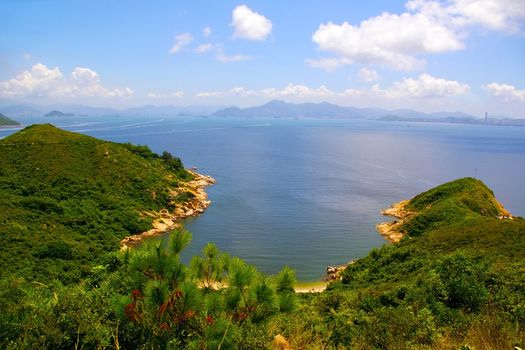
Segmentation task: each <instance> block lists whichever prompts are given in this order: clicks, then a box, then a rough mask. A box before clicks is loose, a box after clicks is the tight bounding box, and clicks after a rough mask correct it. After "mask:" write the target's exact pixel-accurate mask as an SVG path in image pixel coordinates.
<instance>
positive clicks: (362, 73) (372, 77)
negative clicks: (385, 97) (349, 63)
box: [357, 68, 379, 83]
mask: <svg viewBox="0 0 525 350" xmlns="http://www.w3.org/2000/svg"><path fill="white" fill-rule="evenodd" d="M357 77H358V78H359V80H361V81H365V82H368V83H369V82H372V81H377V80H379V74H377V72H376V71H375V70H373V69H368V68H361V69H360V70H359V72H357Z"/></svg>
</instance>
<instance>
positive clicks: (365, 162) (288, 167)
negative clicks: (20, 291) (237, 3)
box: [0, 117, 525, 282]
mask: <svg viewBox="0 0 525 350" xmlns="http://www.w3.org/2000/svg"><path fill="white" fill-rule="evenodd" d="M19 120H20V121H21V122H23V123H24V124H26V125H27V124H31V123H41V122H51V123H53V124H55V125H57V126H59V127H62V128H64V129H67V130H71V131H76V132H81V133H84V134H88V135H91V136H94V137H98V138H102V139H106V140H111V141H116V142H132V143H135V144H146V145H148V146H150V147H151V148H152V149H153V150H154V151H156V152H162V151H164V150H167V151H169V152H171V153H173V154H175V155H177V156H179V157H181V158H182V160H183V162H184V164H185V165H186V166H187V167H197V168H198V171H199V172H201V173H204V174H208V175H211V176H213V177H214V178H215V179H216V180H217V183H216V184H215V185H214V186H211V187H209V188H208V189H207V192H208V193H209V196H210V199H211V200H212V205H211V206H210V207H209V209H208V210H207V211H206V212H205V213H204V214H202V215H201V216H199V217H196V218H191V219H187V220H186V221H185V226H186V228H187V229H188V230H190V231H191V232H192V233H193V243H192V244H191V246H190V247H189V249H188V250H187V252H186V253H185V254H186V258H188V257H189V256H191V255H193V254H197V253H198V252H199V251H200V249H201V248H202V247H203V246H204V244H206V243H207V242H210V241H211V242H215V243H216V244H217V245H218V246H219V248H221V249H223V250H225V251H227V252H228V253H230V254H231V255H235V256H240V257H241V258H243V259H245V260H246V261H247V262H249V263H252V264H254V265H256V266H257V267H258V268H259V269H260V270H262V271H264V272H267V273H275V272H277V271H279V270H280V269H281V268H282V267H283V266H285V265H287V266H290V267H292V268H294V269H296V271H297V275H298V278H299V279H300V280H301V281H305V282H307V281H316V280H319V279H320V278H321V277H322V276H323V274H324V268H325V266H326V265H337V264H342V263H345V262H347V261H349V260H352V259H356V258H359V257H362V256H364V255H366V254H367V252H368V251H370V249H372V248H374V247H379V246H381V245H383V244H387V243H386V242H385V241H384V239H383V238H382V237H381V236H380V235H379V234H378V233H377V232H376V231H375V225H376V224H377V223H378V222H380V221H382V220H383V219H384V218H382V217H381V215H380V214H379V211H380V210H381V209H382V208H385V207H387V206H388V205H390V204H391V203H394V202H397V201H399V200H402V199H406V198H411V197H412V196H414V195H416V194H418V193H420V192H422V191H424V190H426V189H429V188H431V187H433V186H436V185H438V184H440V183H443V182H446V181H450V180H453V179H456V178H459V177H465V176H472V177H473V176H476V177H477V178H479V179H481V180H483V181H484V182H485V183H486V184H487V185H488V186H489V187H490V188H492V189H493V190H494V192H495V195H496V197H497V198H498V199H499V200H500V201H501V202H502V203H503V204H504V205H505V207H506V208H507V209H509V210H510V211H511V212H512V213H513V214H514V215H520V216H525V189H524V188H523V186H522V183H523V178H524V174H525V128H519V127H497V126H484V125H452V124H429V123H406V122H379V121H368V120H322V119H308V120H293V119H234V118H197V117H192V118H190V117H184V118H182V117H179V118H163V117H158V118H151V117H150V118H145V117H143V118H141V117H133V118H131V117H104V118H101V117H68V118H19ZM14 131H15V129H2V130H0V137H3V136H7V135H8V134H10V133H12V132H14Z"/></svg>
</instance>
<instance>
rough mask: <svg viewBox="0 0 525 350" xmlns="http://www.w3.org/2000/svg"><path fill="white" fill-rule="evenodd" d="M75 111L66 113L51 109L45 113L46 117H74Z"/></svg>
mask: <svg viewBox="0 0 525 350" xmlns="http://www.w3.org/2000/svg"><path fill="white" fill-rule="evenodd" d="M74 116H75V115H74V114H73V113H64V112H61V111H51V112H49V113H47V114H46V115H44V117H74Z"/></svg>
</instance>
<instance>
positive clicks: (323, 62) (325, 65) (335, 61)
mask: <svg viewBox="0 0 525 350" xmlns="http://www.w3.org/2000/svg"><path fill="white" fill-rule="evenodd" d="M350 63H351V62H350V60H348V59H346V58H333V57H330V58H328V57H325V58H320V59H311V58H307V59H306V64H308V65H309V66H310V67H313V68H320V69H322V70H325V71H327V72H333V71H335V70H336V69H338V68H340V67H342V66H345V65H347V64H350Z"/></svg>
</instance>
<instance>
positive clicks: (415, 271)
mask: <svg viewBox="0 0 525 350" xmlns="http://www.w3.org/2000/svg"><path fill="white" fill-rule="evenodd" d="M407 209H408V210H410V211H413V212H414V214H413V215H412V216H409V217H408V218H407V219H406V221H405V222H404V224H403V225H402V229H403V231H404V232H405V238H403V239H402V241H401V242H400V243H398V244H395V245H391V244H388V245H385V246H384V247H382V248H380V249H374V250H372V251H371V252H370V254H369V255H368V256H366V257H364V258H362V259H359V260H358V261H356V262H355V263H353V264H351V265H350V266H349V267H348V268H347V269H346V270H345V271H344V273H343V275H342V280H341V281H339V282H335V283H333V284H332V285H331V286H330V287H329V290H328V291H327V292H326V293H323V294H322V295H320V296H318V297H314V298H311V299H310V301H309V302H308V303H306V304H304V305H303V308H304V310H303V313H302V314H301V316H299V317H300V318H298V319H293V320H286V323H287V324H295V325H296V326H294V327H291V328H288V329H287V331H288V332H289V333H290V334H291V336H292V338H295V339H296V340H297V342H296V344H295V345H296V346H297V347H302V346H305V344H304V343H305V341H306V340H305V339H308V342H309V343H315V342H317V345H316V346H317V347H324V346H333V347H337V346H344V347H345V348H356V349H376V348H377V349H408V348H428V349H434V348H441V349H458V348H460V347H461V346H463V345H468V346H469V347H465V348H464V349H469V348H472V349H510V348H512V347H513V346H521V347H523V346H524V345H525V221H524V220H523V219H521V218H513V219H507V218H502V216H503V215H508V213H507V212H506V211H505V210H504V209H503V208H502V207H501V205H500V204H499V203H498V202H497V201H496V199H495V198H494V195H493V193H492V191H491V190H490V189H489V188H487V187H486V186H485V185H484V184H483V183H482V182H481V181H479V180H475V179H472V178H464V179H459V180H456V181H452V182H449V183H446V184H444V185H441V186H438V187H436V188H434V189H431V190H429V191H427V192H424V193H422V194H420V195H418V196H416V197H415V198H413V199H412V200H411V201H410V202H409V203H408V205H407ZM304 315H309V317H307V318H305V316H304ZM305 320H306V321H305ZM280 322H282V321H280ZM316 322H320V323H322V326H320V327H317V328H311V327H312V324H314V323H316ZM309 327H310V328H309ZM312 330H313V331H312ZM314 339H315V340H314ZM316 346H314V348H315V347H316Z"/></svg>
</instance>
